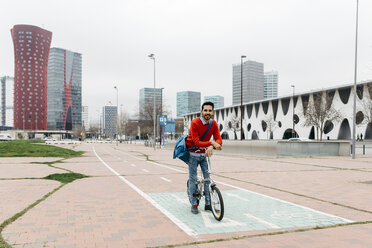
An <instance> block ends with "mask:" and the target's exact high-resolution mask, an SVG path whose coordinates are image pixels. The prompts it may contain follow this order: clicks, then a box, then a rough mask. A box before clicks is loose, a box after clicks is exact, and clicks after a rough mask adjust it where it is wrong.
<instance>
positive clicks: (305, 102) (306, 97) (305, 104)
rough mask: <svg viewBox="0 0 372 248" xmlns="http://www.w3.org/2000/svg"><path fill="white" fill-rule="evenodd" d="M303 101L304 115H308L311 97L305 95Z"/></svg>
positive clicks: (302, 97)
mask: <svg viewBox="0 0 372 248" xmlns="http://www.w3.org/2000/svg"><path fill="white" fill-rule="evenodd" d="M301 100H302V108H303V112H304V115H306V112H307V105H309V95H303V96H301Z"/></svg>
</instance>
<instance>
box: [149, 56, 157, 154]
mask: <svg viewBox="0 0 372 248" xmlns="http://www.w3.org/2000/svg"><path fill="white" fill-rule="evenodd" d="M148 57H149V58H150V59H152V60H153V61H154V92H153V98H154V105H153V108H154V113H153V119H154V150H156V127H155V121H156V120H155V119H156V112H155V107H156V105H155V55H154V54H153V53H152V54H150V55H149V56H148Z"/></svg>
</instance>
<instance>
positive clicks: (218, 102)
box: [204, 96, 225, 109]
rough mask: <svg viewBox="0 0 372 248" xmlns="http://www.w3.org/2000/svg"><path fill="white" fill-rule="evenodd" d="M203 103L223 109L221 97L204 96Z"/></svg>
mask: <svg viewBox="0 0 372 248" xmlns="http://www.w3.org/2000/svg"><path fill="white" fill-rule="evenodd" d="M204 102H213V104H214V108H215V109H216V108H223V107H224V104H225V103H224V102H225V100H224V98H223V96H205V97H204Z"/></svg>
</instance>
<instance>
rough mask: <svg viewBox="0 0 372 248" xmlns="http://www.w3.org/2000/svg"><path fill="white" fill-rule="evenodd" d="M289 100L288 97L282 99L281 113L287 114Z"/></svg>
mask: <svg viewBox="0 0 372 248" xmlns="http://www.w3.org/2000/svg"><path fill="white" fill-rule="evenodd" d="M289 100H290V98H284V99H282V100H281V101H282V110H283V115H287V113H288V109H289Z"/></svg>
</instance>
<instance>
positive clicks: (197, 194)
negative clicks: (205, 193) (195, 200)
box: [192, 192, 200, 197]
mask: <svg viewBox="0 0 372 248" xmlns="http://www.w3.org/2000/svg"><path fill="white" fill-rule="evenodd" d="M199 195H200V194H199V192H195V193H194V194H192V196H195V197H197V196H199Z"/></svg>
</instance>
